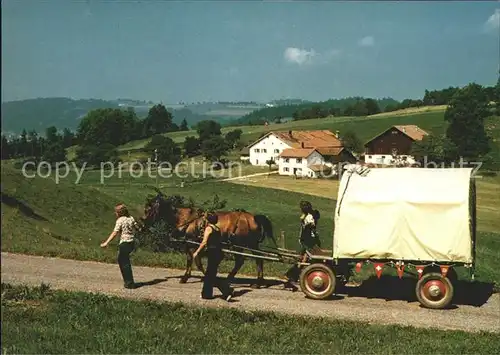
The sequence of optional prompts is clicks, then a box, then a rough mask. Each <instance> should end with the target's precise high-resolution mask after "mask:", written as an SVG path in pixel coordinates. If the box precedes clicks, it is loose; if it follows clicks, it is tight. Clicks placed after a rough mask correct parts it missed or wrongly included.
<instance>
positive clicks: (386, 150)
mask: <svg viewBox="0 0 500 355" xmlns="http://www.w3.org/2000/svg"><path fill="white" fill-rule="evenodd" d="M428 135H429V133H427V132H426V131H424V130H423V129H422V128H420V127H418V126H416V125H396V126H392V127H390V128H389V129H387V130H386V131H384V132H382V133H380V134H379V135H377V136H375V137H374V138H372V139H370V140H369V141H368V142H366V143H365V163H367V164H377V165H395V164H396V162H398V161H399V162H403V163H406V164H414V163H415V159H414V157H413V156H411V148H412V145H413V143H414V142H416V141H421V140H422V139H423V138H424V137H425V136H428Z"/></svg>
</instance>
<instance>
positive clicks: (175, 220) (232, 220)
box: [141, 194, 277, 287]
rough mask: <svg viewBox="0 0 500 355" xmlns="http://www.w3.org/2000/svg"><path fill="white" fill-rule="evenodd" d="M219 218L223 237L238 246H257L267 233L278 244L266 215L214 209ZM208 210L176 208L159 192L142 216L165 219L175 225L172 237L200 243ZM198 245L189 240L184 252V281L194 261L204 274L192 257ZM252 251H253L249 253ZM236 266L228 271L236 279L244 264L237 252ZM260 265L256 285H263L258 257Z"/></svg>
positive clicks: (144, 219) (148, 222)
mask: <svg viewBox="0 0 500 355" xmlns="http://www.w3.org/2000/svg"><path fill="white" fill-rule="evenodd" d="M215 213H216V214H217V216H218V218H219V222H218V225H219V226H220V229H221V232H222V235H223V237H224V238H225V239H226V241H227V242H230V243H231V244H233V245H236V246H242V247H245V248H249V249H258V248H259V244H260V243H262V242H263V241H264V238H265V237H266V236H267V237H268V238H270V239H271V240H272V241H273V243H274V245H275V246H277V244H276V240H275V239H274V236H273V231H272V224H271V221H270V220H269V219H268V218H267V217H266V216H264V215H253V214H251V213H249V212H246V211H218V212H215ZM205 216H206V213H205V212H204V211H202V210H199V209H195V208H193V207H176V206H175V205H174V204H173V203H172V201H171V200H170V199H164V198H163V196H162V195H160V194H159V195H158V196H157V197H156V198H155V199H153V200H152V201H150V202H149V203H147V204H146V207H145V210H144V217H142V218H141V220H142V222H143V223H144V225H151V224H153V223H154V222H156V221H159V220H163V221H165V222H166V223H167V225H169V226H172V227H173V232H172V234H171V237H174V238H183V239H184V238H185V240H186V241H194V242H198V243H199V242H201V240H202V238H203V230H204V227H205V225H206V219H205ZM197 247H198V246H197V245H196V244H190V243H186V245H185V247H184V251H185V253H186V256H187V260H186V272H185V273H184V276H183V277H182V278H181V280H180V282H181V283H186V282H187V280H188V279H189V278H190V277H191V270H192V265H193V261H194V262H195V264H196V267H197V268H198V270H199V271H201V272H202V273H203V274H205V270H204V269H203V265H202V264H201V259H200V256H197V257H196V258H193V254H194V251H195V250H196V249H197ZM249 253H250V252H249ZM234 257H235V265H234V268H233V270H232V271H231V272H230V273H229V275H228V279H229V280H230V281H232V280H234V277H235V275H236V274H237V272H238V271H239V270H240V268H241V267H242V266H243V263H244V258H243V256H242V255H237V254H235V256H234ZM255 262H256V266H257V284H256V287H260V285H261V284H262V282H263V280H264V266H263V260H262V259H255Z"/></svg>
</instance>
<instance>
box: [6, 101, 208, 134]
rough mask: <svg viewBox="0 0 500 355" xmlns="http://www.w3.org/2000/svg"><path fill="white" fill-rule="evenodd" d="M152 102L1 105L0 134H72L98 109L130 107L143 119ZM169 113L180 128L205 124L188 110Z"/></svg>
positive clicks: (19, 103) (55, 102)
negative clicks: (51, 130)
mask: <svg viewBox="0 0 500 355" xmlns="http://www.w3.org/2000/svg"><path fill="white" fill-rule="evenodd" d="M153 105H154V103H152V102H146V101H138V100H130V99H123V100H122V99H118V100H114V101H108V100H99V99H80V100H74V99H70V98H65V97H51V98H37V99H27V100H19V101H8V102H3V103H2V133H15V134H19V133H21V131H22V130H23V129H26V130H28V131H31V130H35V131H36V132H38V133H43V132H45V130H46V129H47V128H48V127H50V126H54V127H56V128H57V129H59V130H62V129H63V128H68V129H70V130H72V131H76V129H77V127H78V124H79V122H80V119H81V118H82V117H84V116H85V115H86V114H87V113H88V112H89V111H91V110H95V109H99V108H122V109H127V107H131V108H133V109H134V111H135V112H136V114H137V116H138V117H140V118H142V117H145V116H147V114H148V111H149V109H150V108H151V107H152V106H153ZM167 109H168V111H170V112H171V113H172V116H173V121H174V122H175V123H177V124H180V123H181V122H182V120H183V119H186V121H187V122H188V124H190V125H193V124H196V123H198V122H200V121H203V120H206V119H207V116H206V115H201V114H198V113H194V112H192V111H191V110H189V109H188V108H185V107H181V108H167Z"/></svg>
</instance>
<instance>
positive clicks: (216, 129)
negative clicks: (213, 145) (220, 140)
mask: <svg viewBox="0 0 500 355" xmlns="http://www.w3.org/2000/svg"><path fill="white" fill-rule="evenodd" d="M196 131H197V132H198V136H199V137H200V141H202V142H203V141H205V140H207V139H209V138H211V137H213V136H220V135H221V126H220V124H219V123H218V122H215V121H212V120H205V121H200V122H198V125H197V127H196Z"/></svg>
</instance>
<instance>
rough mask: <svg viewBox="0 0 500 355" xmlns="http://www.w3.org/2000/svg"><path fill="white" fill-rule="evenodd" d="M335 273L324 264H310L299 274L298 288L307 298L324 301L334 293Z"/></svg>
mask: <svg viewBox="0 0 500 355" xmlns="http://www.w3.org/2000/svg"><path fill="white" fill-rule="evenodd" d="M336 281H337V280H336V277H335V272H334V271H333V270H332V269H331V268H330V267H328V266H327V265H325V264H320V263H317V264H312V265H309V266H307V267H306V268H304V270H302V272H301V274H300V288H301V289H302V292H304V293H305V294H306V296H307V297H309V298H312V299H315V300H324V299H326V298H328V297H330V296H331V295H332V294H333V293H334V292H335V286H336Z"/></svg>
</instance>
